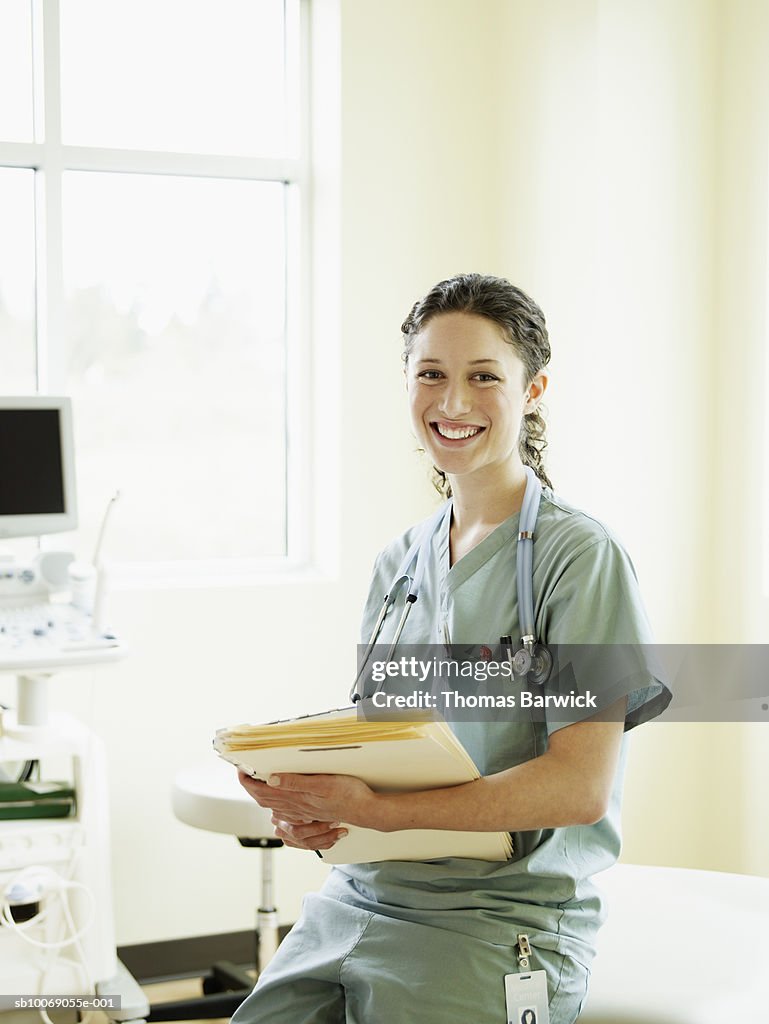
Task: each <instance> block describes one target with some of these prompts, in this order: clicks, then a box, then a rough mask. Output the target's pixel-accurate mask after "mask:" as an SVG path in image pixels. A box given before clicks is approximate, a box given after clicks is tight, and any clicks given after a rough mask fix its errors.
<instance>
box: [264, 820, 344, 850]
mask: <svg viewBox="0 0 769 1024" xmlns="http://www.w3.org/2000/svg"><path fill="white" fill-rule="evenodd" d="M272 823H273V825H274V826H275V835H276V836H277V838H278V839H282V840H283V842H284V843H285V845H286V846H293V847H294V848H295V849H297V850H330V849H331V847H332V846H333V845H334V844H335V843H336V842H337V841H338V840H340V839H343V838H344V837H345V836H346V835H347V829H346V828H341V827H340V823H339V822H338V821H309V822H307V823H306V824H302V825H292V824H291V823H290V822H288V821H282V820H281V819H280V818H279V817H278V816H277V814H273V816H272Z"/></svg>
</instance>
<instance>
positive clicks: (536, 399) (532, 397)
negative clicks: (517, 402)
mask: <svg viewBox="0 0 769 1024" xmlns="http://www.w3.org/2000/svg"><path fill="white" fill-rule="evenodd" d="M549 382H550V378H549V376H548V375H547V373H546V372H545V371H544V370H540V371H539V373H538V374H537V375H536V376H535V377H534V378H533V379H532V380H531V382H530V383H529V386H528V388H527V392H528V396H529V397H528V399H527V401H526V404H525V405H524V407H523V413H524V415H525V416H529V415H530V414H531V413H533V412H535V411H536V409H537V406H538V405H539V403H540V402H541V401H542V396H543V395H544V393H545V391H547V385H548V384H549Z"/></svg>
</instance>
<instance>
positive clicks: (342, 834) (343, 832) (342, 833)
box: [339, 828, 350, 839]
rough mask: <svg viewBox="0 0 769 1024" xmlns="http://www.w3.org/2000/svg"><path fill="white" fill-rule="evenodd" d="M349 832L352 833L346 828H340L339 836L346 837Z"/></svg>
mask: <svg viewBox="0 0 769 1024" xmlns="http://www.w3.org/2000/svg"><path fill="white" fill-rule="evenodd" d="M349 834H350V833H349V832H348V831H347V829H346V828H342V829H340V830H339V838H340V839H344V837H345V836H348V835H349Z"/></svg>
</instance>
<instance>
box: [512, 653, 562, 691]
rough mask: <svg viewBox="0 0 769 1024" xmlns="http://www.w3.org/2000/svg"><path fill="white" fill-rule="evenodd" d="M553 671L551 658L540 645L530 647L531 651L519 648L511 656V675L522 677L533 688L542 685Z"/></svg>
mask: <svg viewBox="0 0 769 1024" xmlns="http://www.w3.org/2000/svg"><path fill="white" fill-rule="evenodd" d="M552 669H553V656H552V654H551V653H550V651H549V650H548V649H547V647H543V646H542V644H534V645H532V648H531V650H529V649H528V648H526V647H519V648H518V650H517V651H516V652H515V654H514V655H513V673H514V674H515V675H516V676H522V677H524V678H526V679H527V680H528V682H530V683H533V684H534V685H535V686H542V685H544V684H545V683H546V682H547V681H548V679H549V678H550V673H551V671H552Z"/></svg>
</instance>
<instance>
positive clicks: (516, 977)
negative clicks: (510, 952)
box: [505, 971, 550, 1024]
mask: <svg viewBox="0 0 769 1024" xmlns="http://www.w3.org/2000/svg"><path fill="white" fill-rule="evenodd" d="M505 1006H506V1007H507V1024H550V1013H549V1011H548V1008H547V975H546V974H545V972H544V971H523V972H521V973H520V974H506V975H505Z"/></svg>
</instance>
